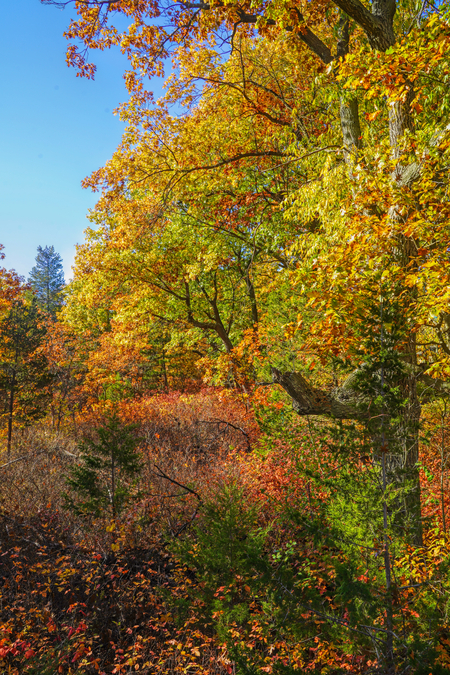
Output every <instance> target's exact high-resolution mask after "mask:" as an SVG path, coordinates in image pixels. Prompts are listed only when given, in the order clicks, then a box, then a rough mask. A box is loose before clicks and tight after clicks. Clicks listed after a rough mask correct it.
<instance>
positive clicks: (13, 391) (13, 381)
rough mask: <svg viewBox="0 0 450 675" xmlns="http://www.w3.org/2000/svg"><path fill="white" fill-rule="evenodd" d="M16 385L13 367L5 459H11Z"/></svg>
mask: <svg viewBox="0 0 450 675" xmlns="http://www.w3.org/2000/svg"><path fill="white" fill-rule="evenodd" d="M15 387H16V369H15V368H14V369H13V374H12V379H11V386H10V389H9V406H8V446H7V460H8V462H9V461H10V459H11V445H12V430H13V415H14V393H15Z"/></svg>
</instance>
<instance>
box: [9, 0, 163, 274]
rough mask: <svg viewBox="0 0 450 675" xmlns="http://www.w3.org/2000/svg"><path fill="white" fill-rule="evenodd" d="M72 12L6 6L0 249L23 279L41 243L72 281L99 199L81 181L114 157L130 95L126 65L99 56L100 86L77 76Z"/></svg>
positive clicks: (31, 1) (20, 2) (116, 56)
mask: <svg viewBox="0 0 450 675" xmlns="http://www.w3.org/2000/svg"><path fill="white" fill-rule="evenodd" d="M71 14H73V9H72V8H71V7H68V8H66V9H65V10H64V11H61V10H58V9H57V8H55V7H49V6H46V5H42V4H41V3H40V1H39V0H14V2H5V3H2V8H1V16H2V29H3V30H2V38H1V40H0V83H1V103H0V243H2V244H3V245H4V247H5V250H4V253H5V254H6V257H5V260H4V261H3V263H2V264H3V265H4V266H5V267H7V268H13V269H15V270H17V272H19V274H22V275H24V276H28V273H29V272H30V270H31V268H32V267H33V265H34V258H35V256H36V249H37V247H38V245H41V246H46V245H49V246H51V245H53V246H54V247H55V250H56V251H58V253H60V255H61V256H62V258H63V262H64V270H65V275H66V279H67V280H68V279H69V278H70V276H71V272H70V268H71V265H72V262H73V256H74V251H75V244H76V243H80V242H82V241H83V231H84V229H85V228H86V226H87V225H88V221H87V220H86V214H87V212H88V209H89V208H92V207H93V206H94V204H95V202H96V199H97V197H96V194H95V193H92V192H91V191H87V190H83V189H82V188H81V185H80V183H81V180H82V179H83V178H84V177H85V176H87V175H88V174H90V173H91V171H93V170H94V169H97V168H98V167H100V166H102V165H103V164H104V163H105V162H106V161H107V160H108V159H109V158H110V157H111V155H112V153H113V152H114V150H115V148H116V147H117V145H118V144H119V142H120V138H121V134H122V131H123V124H122V123H121V122H120V120H119V119H118V117H117V116H114V115H113V114H112V111H113V110H114V108H115V107H117V106H118V105H119V104H120V103H121V102H122V101H124V100H126V98H127V93H126V89H125V86H124V82H123V79H122V73H123V71H124V69H125V67H126V60H125V58H124V57H123V56H122V55H121V54H120V53H119V52H116V53H112V52H106V53H94V54H93V57H94V61H95V63H96V64H97V75H96V78H95V80H94V81H90V80H86V79H84V78H80V77H76V73H75V71H74V70H73V69H72V68H68V67H67V65H66V62H65V50H66V46H67V41H66V39H65V38H64V37H63V32H64V30H65V29H66V28H67V26H68V24H69V19H70V17H71ZM156 87H160V82H159V81H157V83H156ZM155 93H156V92H155Z"/></svg>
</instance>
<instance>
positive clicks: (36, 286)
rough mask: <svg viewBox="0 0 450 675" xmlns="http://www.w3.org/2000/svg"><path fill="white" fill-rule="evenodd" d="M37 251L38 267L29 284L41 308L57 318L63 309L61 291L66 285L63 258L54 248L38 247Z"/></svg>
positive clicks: (36, 266)
mask: <svg viewBox="0 0 450 675" xmlns="http://www.w3.org/2000/svg"><path fill="white" fill-rule="evenodd" d="M37 251H38V254H37V256H36V265H35V266H34V267H33V269H32V270H31V272H30V276H29V279H28V282H29V284H30V286H31V288H32V289H33V291H34V292H35V294H36V297H37V300H38V305H39V307H40V308H41V309H42V310H44V311H45V312H47V313H48V314H50V315H51V316H55V315H56V312H57V310H58V309H59V308H60V307H61V291H62V289H63V288H64V285H65V281H64V272H63V266H62V258H61V256H60V255H59V253H56V251H55V249H54V247H53V246H46V247H45V248H42V246H38V248H37Z"/></svg>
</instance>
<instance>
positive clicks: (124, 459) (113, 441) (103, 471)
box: [65, 410, 140, 518]
mask: <svg viewBox="0 0 450 675" xmlns="http://www.w3.org/2000/svg"><path fill="white" fill-rule="evenodd" d="M135 432H136V424H127V425H124V424H122V423H121V421H120V419H119V417H118V415H117V412H116V411H115V410H113V411H112V412H111V413H109V414H108V415H107V417H106V420H105V423H104V424H103V426H101V427H99V429H98V430H97V436H98V440H97V441H95V440H92V439H86V440H84V441H83V442H81V443H80V444H79V446H78V447H79V449H80V463H79V464H77V465H76V466H74V467H73V468H72V470H71V471H70V476H68V478H67V484H68V485H69V487H70V488H71V491H72V495H73V496H71V495H65V498H66V503H67V507H68V508H70V509H72V510H73V511H74V512H75V513H77V514H80V515H87V514H92V515H95V516H100V515H101V514H102V513H104V512H106V511H108V510H110V513H111V515H112V517H113V518H116V516H117V515H119V514H120V512H121V510H122V509H123V507H124V506H125V504H126V503H127V502H128V501H129V500H130V499H131V497H132V479H133V478H134V477H135V476H136V475H137V474H138V473H139V470H140V461H139V452H138V448H137V446H138V444H139V438H138V437H137V436H136V433H135Z"/></svg>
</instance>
